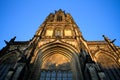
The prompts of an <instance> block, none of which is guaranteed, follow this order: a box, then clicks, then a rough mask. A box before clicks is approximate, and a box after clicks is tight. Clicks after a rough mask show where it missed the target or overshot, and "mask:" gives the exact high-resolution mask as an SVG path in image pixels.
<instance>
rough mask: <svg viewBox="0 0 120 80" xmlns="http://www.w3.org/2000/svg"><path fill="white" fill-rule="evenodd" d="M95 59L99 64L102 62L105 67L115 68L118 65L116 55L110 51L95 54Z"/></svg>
mask: <svg viewBox="0 0 120 80" xmlns="http://www.w3.org/2000/svg"><path fill="white" fill-rule="evenodd" d="M95 60H96V62H97V63H98V64H100V65H101V66H102V67H103V68H113V67H118V65H117V63H116V61H115V59H114V56H112V55H111V54H109V53H105V52H99V53H97V54H96V55H95Z"/></svg>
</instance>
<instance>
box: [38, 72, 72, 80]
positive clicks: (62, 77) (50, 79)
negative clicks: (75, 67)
mask: <svg viewBox="0 0 120 80" xmlns="http://www.w3.org/2000/svg"><path fill="white" fill-rule="evenodd" d="M40 80H73V78H72V71H68V70H65V71H63V70H58V71H56V70H52V71H50V70H44V71H41V76H40Z"/></svg>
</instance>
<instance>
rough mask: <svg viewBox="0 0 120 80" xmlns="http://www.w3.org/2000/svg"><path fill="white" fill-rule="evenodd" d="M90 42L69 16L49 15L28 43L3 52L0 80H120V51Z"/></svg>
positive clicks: (8, 45)
mask: <svg viewBox="0 0 120 80" xmlns="http://www.w3.org/2000/svg"><path fill="white" fill-rule="evenodd" d="M103 37H104V39H105V40H104V41H87V40H85V39H84V38H83V35H82V33H81V32H80V30H79V27H78V26H77V24H76V23H75V22H74V20H73V18H72V17H71V15H70V14H69V13H65V12H64V11H62V10H61V9H60V10H58V11H55V13H50V14H49V15H48V16H47V18H46V19H45V21H44V22H43V23H42V25H40V27H39V28H38V30H37V32H36V33H35V35H34V37H33V38H32V39H31V40H29V41H15V38H16V37H14V38H12V39H11V40H10V41H9V42H8V41H5V42H6V46H5V47H4V48H3V49H1V51H0V80H120V48H119V47H117V46H115V45H114V44H113V41H110V40H109V39H108V38H107V37H105V36H103Z"/></svg>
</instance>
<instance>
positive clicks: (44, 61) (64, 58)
mask: <svg viewBox="0 0 120 80" xmlns="http://www.w3.org/2000/svg"><path fill="white" fill-rule="evenodd" d="M68 46H69V45H68ZM68 46H66V45H64V44H60V43H59V44H58V43H57V44H52V45H51V44H50V45H48V46H46V45H45V47H41V49H39V50H38V52H37V57H36V60H35V63H34V69H33V72H32V73H33V75H32V76H36V80H38V79H40V77H41V71H42V72H44V71H45V72H46V75H47V72H49V71H50V73H52V71H55V72H56V75H57V72H58V71H60V72H63V73H64V72H65V71H66V72H65V73H69V72H71V73H72V75H71V76H72V78H73V80H78V79H79V77H81V80H82V77H83V76H82V73H81V67H80V64H79V59H78V56H77V54H78V53H77V52H76V51H77V50H76V49H75V48H71V47H68ZM75 50H76V51H75ZM59 59H60V60H59ZM34 73H35V74H34ZM51 75H52V74H51ZM67 75H68V74H67ZM51 78H52V77H51ZM56 78H57V77H56ZM66 78H68V77H66Z"/></svg>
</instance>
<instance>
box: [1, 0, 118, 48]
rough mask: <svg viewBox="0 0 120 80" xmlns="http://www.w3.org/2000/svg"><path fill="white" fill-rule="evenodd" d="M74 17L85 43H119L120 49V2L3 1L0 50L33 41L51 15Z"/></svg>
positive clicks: (108, 0) (87, 0) (66, 0)
mask: <svg viewBox="0 0 120 80" xmlns="http://www.w3.org/2000/svg"><path fill="white" fill-rule="evenodd" d="M59 9H62V10H63V11H65V12H66V13H70V14H71V16H72V17H73V19H74V21H75V22H76V24H77V25H78V26H79V28H80V31H81V32H82V35H83V37H84V39H85V40H87V41H97V40H98V41H100V40H104V38H103V37H102V35H106V36H107V37H108V38H109V39H111V40H113V39H116V41H115V42H114V44H115V45H117V46H120V0H0V49H2V48H3V47H4V46H5V43H4V40H7V41H9V40H10V39H11V38H13V37H14V36H16V41H27V40H30V39H32V37H33V36H34V34H35V32H36V31H37V29H38V28H39V26H40V25H41V24H42V23H43V21H44V20H45V18H46V17H47V16H48V15H49V13H51V12H52V13H54V12H55V10H59Z"/></svg>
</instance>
